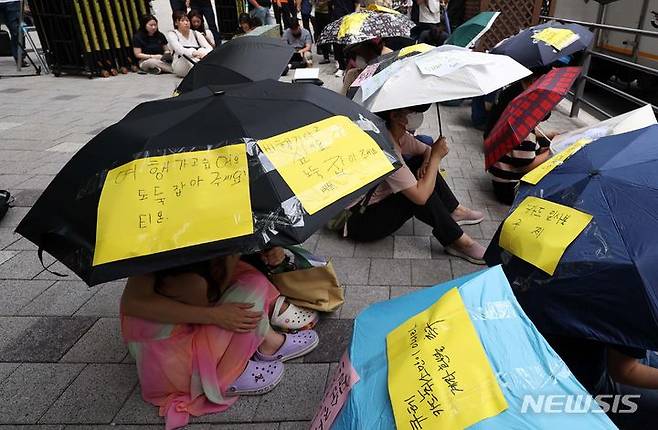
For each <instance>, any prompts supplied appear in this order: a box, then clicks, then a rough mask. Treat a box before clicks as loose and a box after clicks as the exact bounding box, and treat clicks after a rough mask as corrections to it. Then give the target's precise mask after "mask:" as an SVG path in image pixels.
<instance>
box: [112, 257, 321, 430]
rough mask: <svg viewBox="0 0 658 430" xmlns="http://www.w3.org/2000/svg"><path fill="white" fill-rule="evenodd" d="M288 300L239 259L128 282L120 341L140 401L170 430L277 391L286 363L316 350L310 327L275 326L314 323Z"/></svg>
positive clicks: (303, 311) (135, 278)
mask: <svg viewBox="0 0 658 430" xmlns="http://www.w3.org/2000/svg"><path fill="white" fill-rule="evenodd" d="M283 302H284V299H283V298H282V297H279V292H278V291H277V290H276V288H275V287H274V286H273V285H272V284H271V283H270V282H269V281H268V280H267V278H266V277H265V276H264V275H263V274H262V273H261V272H259V271H257V270H256V269H254V268H253V267H252V266H250V265H248V264H247V263H244V262H242V261H240V259H239V256H237V255H232V256H228V257H219V258H215V259H213V260H211V261H208V262H203V263H198V264H193V265H188V266H185V267H179V268H175V269H171V270H166V271H162V272H158V273H155V274H149V275H142V276H135V277H132V278H130V279H128V282H127V284H126V288H125V290H124V292H123V296H122V298H121V331H122V336H123V338H124V341H125V342H126V344H127V345H128V349H129V351H130V353H131V354H132V356H133V357H134V358H135V361H136V363H137V372H138V376H139V382H140V385H141V392H142V397H143V398H144V400H145V401H147V402H149V403H152V404H154V405H156V406H159V407H160V415H161V416H163V417H165V420H166V428H167V429H173V428H177V427H181V426H184V425H186V424H187V422H188V420H189V415H194V416H198V415H203V414H207V413H215V412H221V411H224V410H226V409H228V408H229V407H230V406H231V405H232V404H233V403H234V402H235V401H236V400H237V396H238V395H256V394H263V393H266V392H268V391H270V390H272V389H273V388H274V387H275V386H276V384H277V383H278V382H279V381H280V380H281V378H282V376H283V364H282V362H284V361H287V360H291V359H293V358H297V357H300V356H302V355H305V354H307V353H309V352H310V351H312V350H313V349H314V348H315V347H316V346H317V344H318V336H317V334H316V333H315V332H314V331H313V330H302V331H299V332H297V333H295V334H288V333H286V334H282V333H278V332H276V331H274V330H273V329H272V327H271V325H270V319H271V318H272V319H273V321H288V322H289V323H292V324H297V325H299V324H307V323H308V322H309V321H311V322H314V321H315V318H316V315H315V314H314V313H312V312H309V311H306V310H303V309H300V308H297V307H295V306H294V305H287V304H284V303H283ZM275 305H276V306H275ZM275 307H276V309H274V308H275ZM283 315H286V316H287V317H286V318H283V319H282V318H281V316H283ZM282 325H284V324H282ZM285 328H291V326H286V327H285Z"/></svg>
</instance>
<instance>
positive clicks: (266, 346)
mask: <svg viewBox="0 0 658 430" xmlns="http://www.w3.org/2000/svg"><path fill="white" fill-rule="evenodd" d="M285 340H286V338H285V336H284V335H282V334H281V333H277V332H275V331H274V330H272V329H271V328H270V329H269V330H268V331H267V333H266V334H265V338H264V339H263V343H261V344H260V346H259V347H258V351H260V352H261V353H262V354H265V355H274V353H275V352H277V351H278V350H279V348H281V345H283V342H284V341H285Z"/></svg>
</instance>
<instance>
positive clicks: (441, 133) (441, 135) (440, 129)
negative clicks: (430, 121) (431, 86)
mask: <svg viewBox="0 0 658 430" xmlns="http://www.w3.org/2000/svg"><path fill="white" fill-rule="evenodd" d="M436 117H437V118H438V119H439V138H441V137H443V126H442V125H441V109H440V108H439V102H436Z"/></svg>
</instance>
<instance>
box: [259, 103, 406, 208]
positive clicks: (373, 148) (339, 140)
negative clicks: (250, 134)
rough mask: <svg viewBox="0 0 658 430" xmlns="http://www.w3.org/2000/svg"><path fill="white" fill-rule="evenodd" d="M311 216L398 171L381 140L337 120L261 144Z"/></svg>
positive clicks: (292, 132) (286, 134)
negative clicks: (384, 151) (376, 139)
mask: <svg viewBox="0 0 658 430" xmlns="http://www.w3.org/2000/svg"><path fill="white" fill-rule="evenodd" d="M258 146H259V147H260V149H261V150H262V151H263V153H265V155H266V156H267V158H268V159H269V160H270V162H271V163H272V165H274V167H275V168H276V169H277V170H278V171H279V173H280V174H281V176H282V177H283V180H284V181H286V183H287V184H288V186H289V187H290V188H291V189H292V191H293V192H294V193H295V195H296V196H297V198H298V199H299V201H300V202H301V203H302V206H303V207H304V209H306V211H307V212H308V213H309V214H314V213H316V212H317V211H319V210H320V209H322V208H325V207H327V206H329V205H330V204H331V203H333V202H335V201H337V200H339V199H340V198H342V197H345V196H346V195H348V194H350V193H352V192H354V191H356V190H358V189H359V188H361V187H363V186H365V185H367V184H368V183H370V182H372V181H374V180H375V179H377V178H380V177H382V176H384V175H385V174H386V173H388V172H391V171H392V170H393V165H392V164H391V162H390V161H389V160H388V158H387V157H386V155H385V154H384V153H383V152H382V150H381V148H380V147H379V145H377V142H375V141H374V139H373V138H372V137H370V136H369V135H368V134H367V133H366V132H365V131H363V130H361V129H360V128H359V127H358V126H357V125H355V124H354V123H353V122H352V121H351V120H350V119H349V118H347V117H345V116H334V117H331V118H327V119H324V120H322V121H318V122H316V123H313V124H310V125H307V126H305V127H301V128H298V129H296V130H292V131H289V132H286V133H283V134H280V135H277V136H274V137H270V138H268V139H263V140H260V141H258Z"/></svg>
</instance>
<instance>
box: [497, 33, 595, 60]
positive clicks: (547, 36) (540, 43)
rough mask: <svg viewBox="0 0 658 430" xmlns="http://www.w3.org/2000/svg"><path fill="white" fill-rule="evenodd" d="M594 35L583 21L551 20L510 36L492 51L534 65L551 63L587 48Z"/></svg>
mask: <svg viewBox="0 0 658 430" xmlns="http://www.w3.org/2000/svg"><path fill="white" fill-rule="evenodd" d="M593 39H594V34H593V33H592V32H591V31H589V30H588V29H587V28H586V27H583V26H582V25H578V24H561V23H558V22H555V21H549V22H547V23H545V24H541V25H536V26H534V27H529V28H526V29H524V30H522V31H520V32H519V33H518V34H516V35H514V36H511V37H508V38H507V39H505V40H503V41H502V42H500V43H499V44H498V45H496V46H495V47H494V48H493V49H492V50H491V53H492V54H502V55H508V56H510V57H512V58H514V59H515V60H516V61H518V62H519V63H521V64H523V65H524V66H526V67H527V68H529V69H532V68H536V67H541V66H548V65H551V64H552V63H554V62H556V61H558V60H559V59H560V58H562V57H564V56H566V55H571V54H575V53H576V52H580V51H584V50H586V49H587V48H589V46H590V45H591V44H592V40H593Z"/></svg>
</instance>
